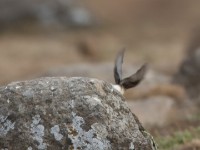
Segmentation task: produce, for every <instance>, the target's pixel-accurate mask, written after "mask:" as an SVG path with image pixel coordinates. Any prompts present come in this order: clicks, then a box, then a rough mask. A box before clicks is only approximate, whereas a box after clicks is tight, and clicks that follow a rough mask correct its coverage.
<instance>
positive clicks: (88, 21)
mask: <svg viewBox="0 0 200 150" xmlns="http://www.w3.org/2000/svg"><path fill="white" fill-rule="evenodd" d="M199 8H200V1H199V0H190V1H189V0H151V1H148V0H116V1H107V0H96V1H94V0H84V1H81V0H43V1H40V0H17V1H16V0H0V70H1V71H0V84H1V85H5V84H7V83H10V82H12V81H18V80H26V79H33V78H37V77H44V76H69V77H70V76H87V77H94V78H98V79H102V80H105V81H108V82H111V83H114V79H113V66H114V59H115V56H116V54H117V52H118V51H119V50H121V49H122V48H126V53H125V59H124V66H123V67H124V68H123V69H124V71H123V72H124V76H126V75H130V74H132V73H134V71H136V70H137V69H138V68H139V67H140V66H141V65H142V64H143V63H145V62H147V63H148V64H149V70H148V73H147V75H146V78H145V80H144V81H143V82H142V84H141V85H140V86H138V87H136V88H134V89H131V90H129V91H127V92H126V94H125V97H126V98H127V103H128V106H129V107H130V109H131V110H132V112H133V113H135V114H136V115H137V116H138V117H139V119H140V121H141V122H142V123H143V125H144V126H145V128H147V129H148V130H149V131H150V133H151V134H153V135H154V137H155V139H156V141H157V143H158V144H159V147H160V149H161V150H162V149H163V150H165V149H166V150H168V149H169V150H172V149H180V150H187V149H188V150H190V149H194V148H196V149H195V150H197V149H200V111H199V107H200V93H199V90H200V79H199V77H200V44H199V43H200V34H199V33H200V10H199Z"/></svg>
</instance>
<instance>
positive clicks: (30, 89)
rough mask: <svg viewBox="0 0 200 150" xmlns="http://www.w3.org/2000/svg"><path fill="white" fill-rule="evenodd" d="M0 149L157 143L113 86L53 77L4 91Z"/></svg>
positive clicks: (143, 148)
mask: <svg viewBox="0 0 200 150" xmlns="http://www.w3.org/2000/svg"><path fill="white" fill-rule="evenodd" d="M0 148H1V149H8V150H14V149H15V150H35V149H39V150H45V149H48V150H49V149H50V150H59V149H64V150H67V149H69V150H71V149H75V150H80V149H82V150H151V149H154V143H153V141H152V137H151V136H150V134H148V133H147V132H146V131H145V130H144V128H143V127H142V126H141V124H140V123H139V121H138V119H137V117H136V116H135V115H134V114H133V113H131V111H130V109H129V108H128V107H127V104H126V102H125V99H124V97H123V96H122V95H121V94H120V93H118V91H116V90H115V89H113V87H112V85H111V84H109V83H106V82H104V81H100V80H97V79H90V78H81V77H74V78H66V77H51V78H49V77H47V78H40V79H35V80H30V81H22V82H15V83H11V84H8V85H7V86H4V87H0Z"/></svg>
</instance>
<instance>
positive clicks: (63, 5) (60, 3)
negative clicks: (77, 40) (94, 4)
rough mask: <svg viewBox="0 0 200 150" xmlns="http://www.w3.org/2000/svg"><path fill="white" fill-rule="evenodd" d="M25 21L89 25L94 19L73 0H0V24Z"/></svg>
mask: <svg viewBox="0 0 200 150" xmlns="http://www.w3.org/2000/svg"><path fill="white" fill-rule="evenodd" d="M26 21H31V22H33V21H35V22H37V23H39V24H40V25H45V26H47V25H54V26H55V25H70V26H76V27H77V26H78V27H85V26H91V25H92V24H93V23H94V19H93V17H92V15H91V13H90V12H89V10H87V9H86V8H84V7H82V6H80V5H78V4H77V1H74V0H43V1H40V0H29V1H26V0H18V1H16V0H6V1H5V0H0V25H4V26H6V25H7V26H8V25H11V24H14V25H16V23H23V22H26Z"/></svg>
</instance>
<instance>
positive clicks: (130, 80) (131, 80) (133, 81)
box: [120, 64, 147, 89]
mask: <svg viewBox="0 0 200 150" xmlns="http://www.w3.org/2000/svg"><path fill="white" fill-rule="evenodd" d="M146 71H147V64H144V65H143V66H142V67H141V68H140V69H139V70H138V71H137V72H136V73H135V74H133V75H131V76H130V77H127V78H125V79H123V80H122V81H121V83H120V85H121V86H122V87H124V89H129V88H132V87H135V86H136V85H138V84H139V83H140V81H142V79H143V78H144V75H145V74H146Z"/></svg>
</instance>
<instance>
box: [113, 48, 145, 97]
mask: <svg viewBox="0 0 200 150" xmlns="http://www.w3.org/2000/svg"><path fill="white" fill-rule="evenodd" d="M124 53H125V49H122V50H120V51H119V52H118V54H117V56H116V59H115V65H114V79H115V84H114V85H113V88H115V89H116V90H117V91H119V92H120V93H121V94H122V95H123V94H124V92H125V91H126V90H127V89H130V88H133V87H135V86H137V85H138V84H139V83H140V82H141V81H142V80H143V79H144V76H145V74H146V72H147V63H145V64H143V65H142V66H141V67H140V68H139V69H138V70H137V71H136V72H135V73H134V74H132V75H131V76H129V77H126V78H123V77H122V64H123V59H124Z"/></svg>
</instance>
